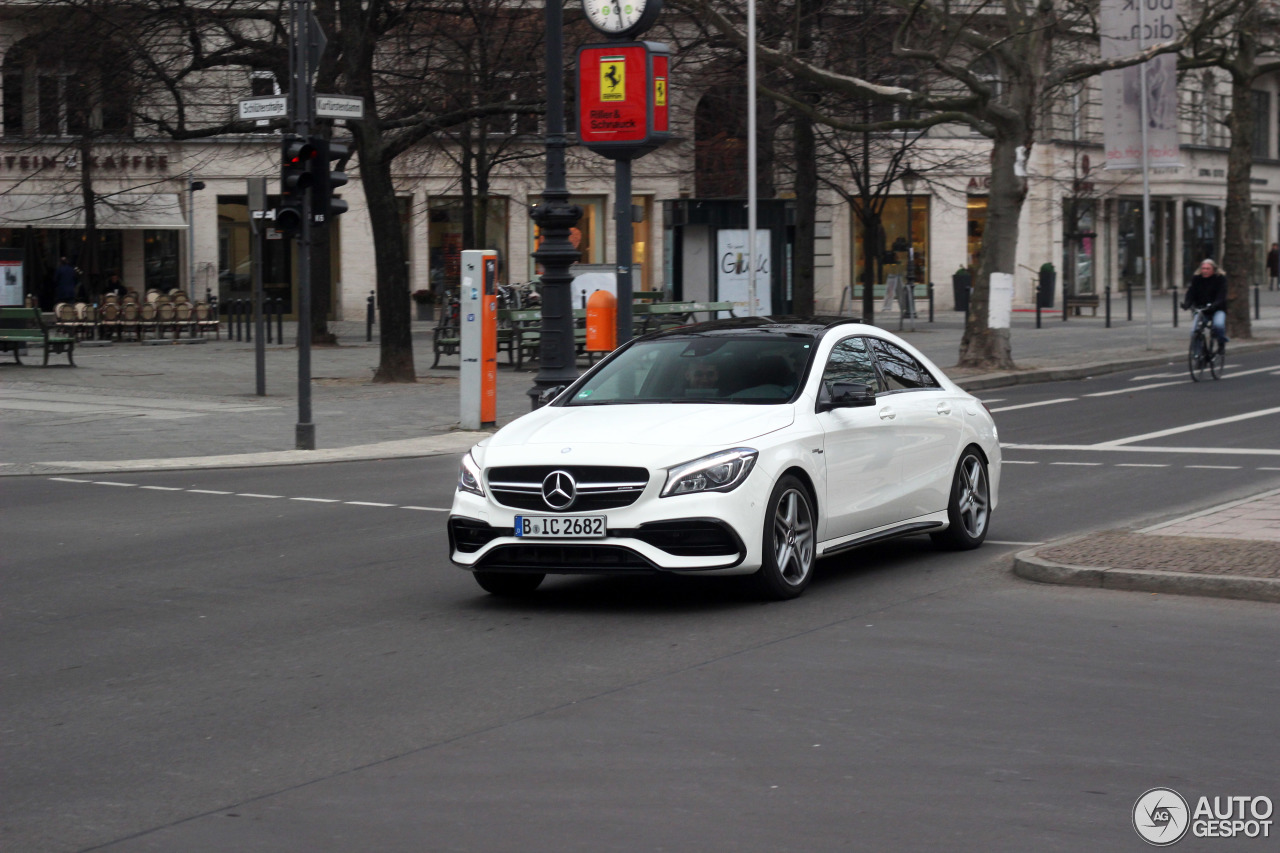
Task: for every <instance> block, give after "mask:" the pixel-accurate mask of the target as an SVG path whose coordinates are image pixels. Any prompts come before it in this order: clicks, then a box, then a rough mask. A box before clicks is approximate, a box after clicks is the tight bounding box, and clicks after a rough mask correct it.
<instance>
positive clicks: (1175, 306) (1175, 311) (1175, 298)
mask: <svg viewBox="0 0 1280 853" xmlns="http://www.w3.org/2000/svg"><path fill="white" fill-rule="evenodd" d="M1172 295H1173V327H1174V328H1175V329H1176V328H1178V288H1176V287H1175V288H1174V289H1173V292H1172Z"/></svg>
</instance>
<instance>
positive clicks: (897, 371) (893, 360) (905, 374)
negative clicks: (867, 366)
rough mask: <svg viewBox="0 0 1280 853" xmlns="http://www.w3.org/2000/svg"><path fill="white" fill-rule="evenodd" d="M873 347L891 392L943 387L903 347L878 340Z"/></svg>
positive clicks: (873, 342)
mask: <svg viewBox="0 0 1280 853" xmlns="http://www.w3.org/2000/svg"><path fill="white" fill-rule="evenodd" d="M871 347H872V348H873V349H874V350H875V353H876V361H877V362H879V364H880V370H881V371H882V372H883V373H884V379H885V382H887V383H888V385H889V390H890V391H903V390H909V389H912V388H939V387H941V386H940V385H939V384H938V380H937V379H934V378H933V374H932V373H930V372H929V371H928V370H927V369H926V368H925V366H924V365H923V364H921V363H920V362H919V361H917V360H916V359H915V358H914V357H912V356H911V355H910V354H908V353H907V351H906V350H904V349H903V348H902V347H900V346H896V345H894V344H891V343H889V342H888V341H882V340H879V339H878V338H873V339H872V341H871Z"/></svg>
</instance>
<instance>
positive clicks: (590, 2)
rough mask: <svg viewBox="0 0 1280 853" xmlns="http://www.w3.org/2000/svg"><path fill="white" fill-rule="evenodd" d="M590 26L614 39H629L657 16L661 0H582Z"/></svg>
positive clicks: (641, 31) (651, 24)
mask: <svg viewBox="0 0 1280 853" xmlns="http://www.w3.org/2000/svg"><path fill="white" fill-rule="evenodd" d="M582 10H583V11H584V12H586V13H587V20H588V21H590V22H591V26H593V27H595V28H596V29H597V30H599V31H600V32H602V33H604V34H605V35H607V36H609V37H610V38H615V39H630V38H634V37H636V36H638V35H639V34H640V33H643V32H644V31H645V30H647V29H649V27H651V26H653V22H654V21H655V20H657V18H658V12H660V11H662V0H582Z"/></svg>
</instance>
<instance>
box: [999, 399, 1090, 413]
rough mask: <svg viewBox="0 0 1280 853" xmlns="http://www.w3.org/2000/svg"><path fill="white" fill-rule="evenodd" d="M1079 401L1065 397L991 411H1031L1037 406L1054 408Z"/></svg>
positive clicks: (1002, 407)
mask: <svg viewBox="0 0 1280 853" xmlns="http://www.w3.org/2000/svg"><path fill="white" fill-rule="evenodd" d="M1077 399H1079V398H1078V397H1063V398H1061V399H1059V400H1041V401H1040V402H1039V403H1023V404H1021V405H1018V406H1001V407H1000V408H998V409H992V410H991V411H992V413H993V414H994V413H995V412H1012V411H1013V410H1014V409H1031V408H1035V407H1036V406H1052V405H1053V404H1054V403H1070V402H1072V401H1073V400H1077Z"/></svg>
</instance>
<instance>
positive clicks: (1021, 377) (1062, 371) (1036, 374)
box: [944, 341, 1280, 391]
mask: <svg viewBox="0 0 1280 853" xmlns="http://www.w3.org/2000/svg"><path fill="white" fill-rule="evenodd" d="M1276 347H1280V341H1253V342H1250V343H1241V344H1236V345H1235V346H1234V347H1232V348H1231V350H1229V351H1228V353H1227V354H1228V355H1230V354H1231V353H1232V352H1236V353H1240V352H1257V351H1259V350H1267V349H1273V348H1276ZM1179 357H1180V354H1179V353H1165V354H1163V355H1153V356H1144V357H1142V358H1134V359H1129V360H1127V361H1104V362H1098V363H1096V364H1083V365H1077V366H1075V367H1061V368H1058V367H1045V368H1038V369H1036V370H1028V371H1025V372H1022V373H998V374H987V375H984V376H972V377H969V378H968V379H956V380H954V381H955V383H956V384H957V385H959V386H960V387H961V388H963V389H964V390H966V391H986V390H989V389H991V388H1007V387H1009V386H1011V385H1031V384H1033V383H1036V382H1061V381H1064V380H1072V379H1087V378H1088V377H1090V376H1102V375H1104V374H1107V373H1119V372H1121V371H1124V370H1133V369H1135V368H1140V367H1157V366H1159V365H1162V364H1167V363H1168V362H1169V360H1170V359H1176V358H1179ZM944 371H945V368H944Z"/></svg>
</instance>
